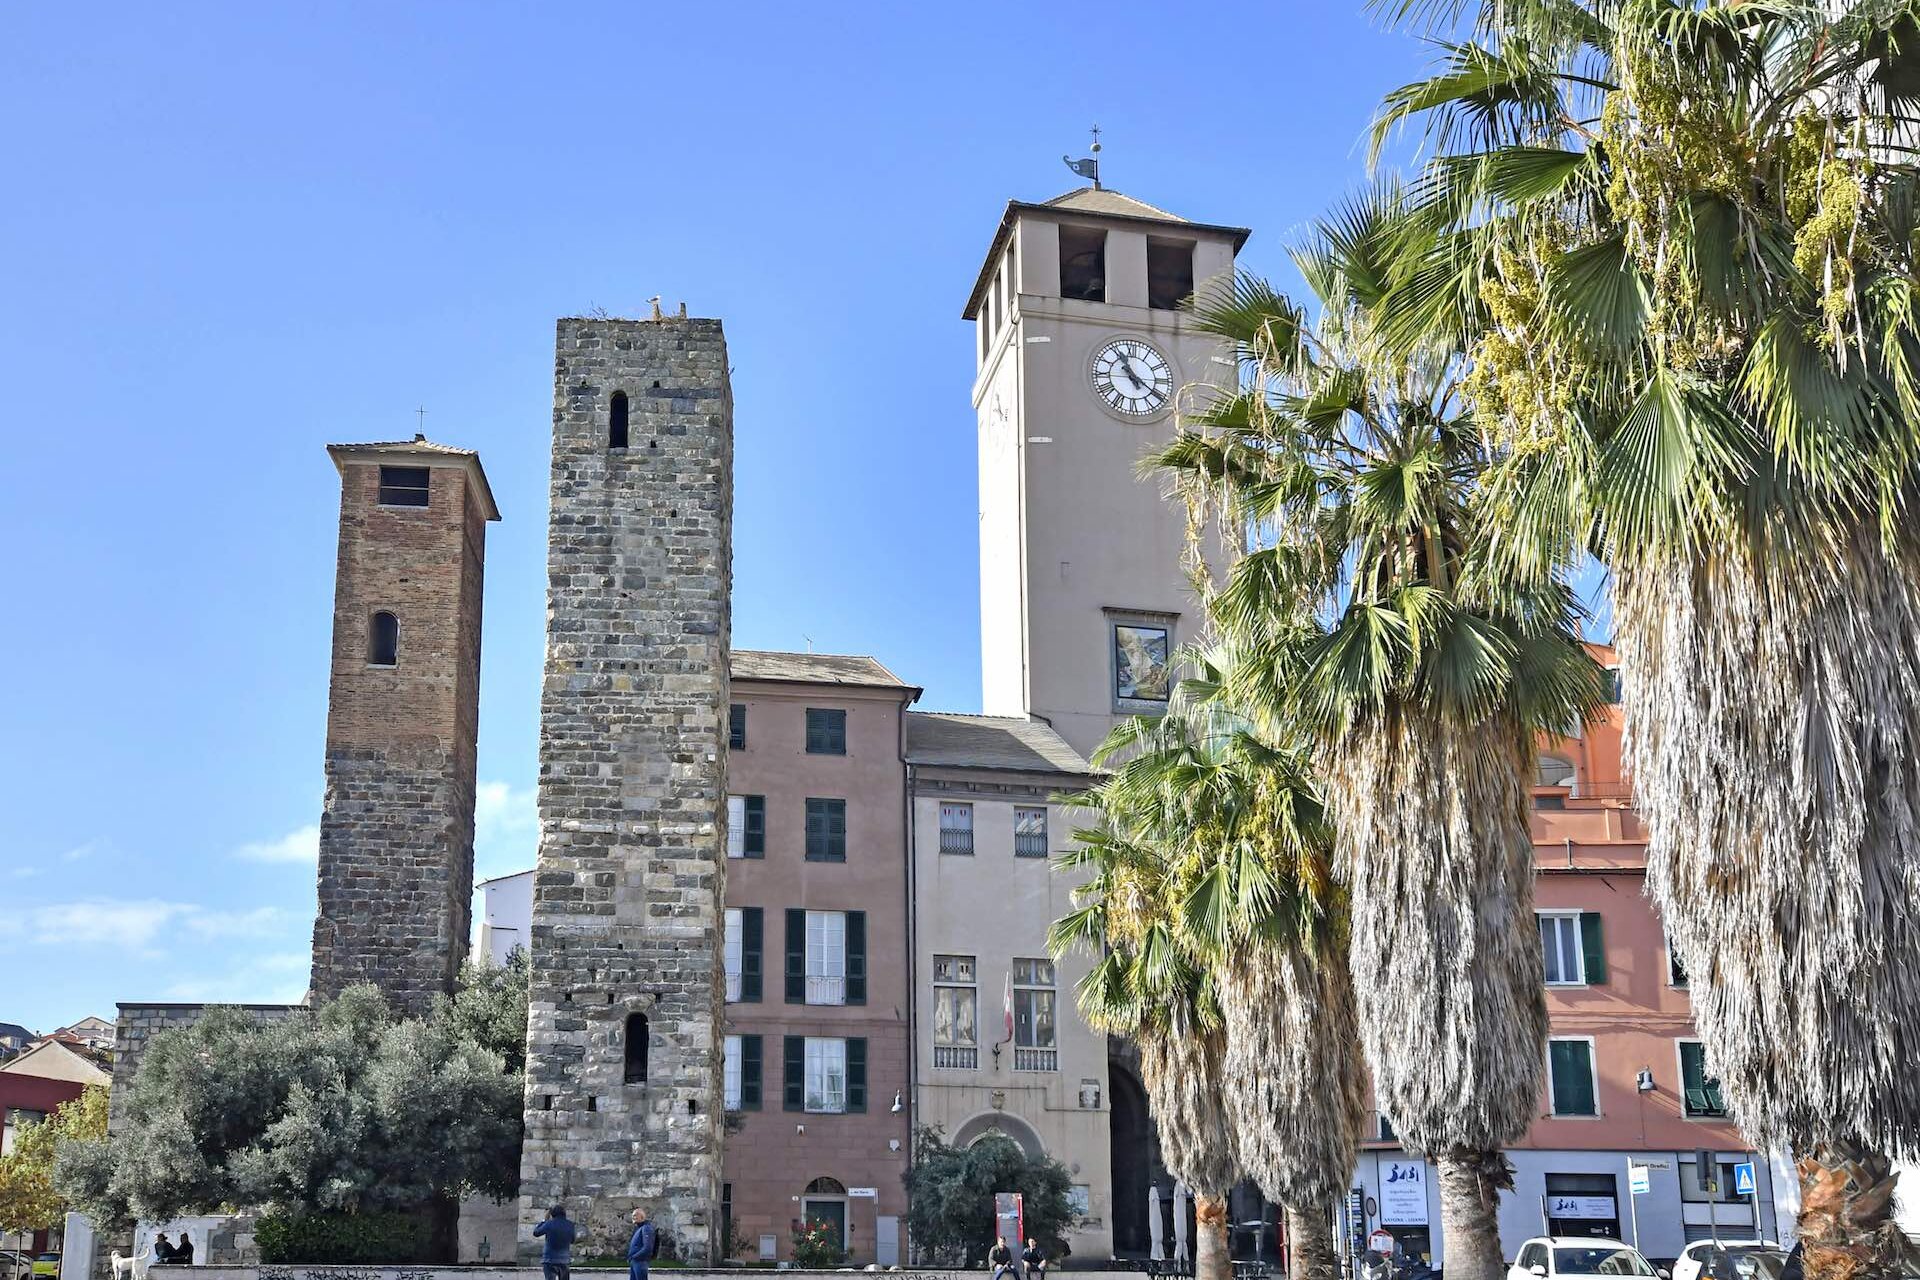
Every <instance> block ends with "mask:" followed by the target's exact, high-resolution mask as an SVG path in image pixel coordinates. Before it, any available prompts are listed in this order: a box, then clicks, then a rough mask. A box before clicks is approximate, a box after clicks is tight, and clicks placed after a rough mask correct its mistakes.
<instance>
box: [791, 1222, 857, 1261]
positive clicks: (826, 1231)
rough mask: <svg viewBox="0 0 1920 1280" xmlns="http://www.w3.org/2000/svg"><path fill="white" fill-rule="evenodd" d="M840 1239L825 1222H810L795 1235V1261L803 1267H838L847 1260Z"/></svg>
mask: <svg viewBox="0 0 1920 1280" xmlns="http://www.w3.org/2000/svg"><path fill="white" fill-rule="evenodd" d="M846 1256H847V1255H846V1253H845V1252H844V1251H842V1250H841V1248H840V1239H839V1237H838V1236H837V1235H835V1234H834V1230H833V1228H832V1227H830V1226H828V1225H827V1224H826V1223H824V1222H809V1223H807V1224H806V1225H805V1226H803V1227H801V1228H800V1229H799V1230H797V1231H795V1232H794V1233H793V1260H794V1262H796V1263H798V1264H799V1265H800V1266H803V1267H837V1266H839V1265H840V1264H841V1263H842V1262H844V1261H845V1260H846Z"/></svg>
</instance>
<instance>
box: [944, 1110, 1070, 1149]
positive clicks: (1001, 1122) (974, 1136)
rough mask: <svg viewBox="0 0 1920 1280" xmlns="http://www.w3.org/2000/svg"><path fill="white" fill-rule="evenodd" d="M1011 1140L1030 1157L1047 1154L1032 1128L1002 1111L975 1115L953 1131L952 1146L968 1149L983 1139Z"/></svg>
mask: <svg viewBox="0 0 1920 1280" xmlns="http://www.w3.org/2000/svg"><path fill="white" fill-rule="evenodd" d="M995 1136H999V1137H1003V1138H1011V1139H1013V1141H1015V1142H1017V1143H1019V1144H1020V1149H1021V1150H1022V1151H1024V1152H1026V1153H1027V1154H1028V1155H1030V1156H1036V1157H1037V1156H1044V1155H1046V1154H1047V1147H1046V1144H1045V1143H1043V1142H1041V1141H1040V1135H1039V1134H1038V1133H1035V1132H1034V1129H1033V1126H1032V1125H1030V1124H1028V1123H1027V1122H1026V1121H1025V1120H1022V1119H1021V1118H1020V1117H1019V1116H1010V1115H1007V1114H1006V1113H1005V1112H1002V1111H989V1112H986V1113H985V1114H982V1115H977V1116H975V1117H973V1118H972V1119H971V1120H968V1121H967V1122H966V1123H965V1124H963V1125H961V1126H960V1127H959V1128H958V1129H955V1130H954V1131H953V1145H954V1146H956V1147H970V1146H972V1145H973V1144H974V1143H976V1142H979V1141H980V1140H982V1139H983V1138H991V1137H995Z"/></svg>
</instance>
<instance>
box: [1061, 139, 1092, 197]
mask: <svg viewBox="0 0 1920 1280" xmlns="http://www.w3.org/2000/svg"><path fill="white" fill-rule="evenodd" d="M1060 162H1061V163H1062V164H1064V165H1066V166H1067V168H1069V169H1071V170H1073V171H1074V172H1075V173H1077V174H1079V175H1080V176H1081V177H1083V178H1092V179H1093V189H1094V190H1095V191H1098V190H1099V189H1100V126H1099V125H1095V126H1093V154H1092V155H1090V156H1088V157H1087V158H1086V159H1085V160H1075V159H1074V158H1073V157H1072V156H1061V157H1060Z"/></svg>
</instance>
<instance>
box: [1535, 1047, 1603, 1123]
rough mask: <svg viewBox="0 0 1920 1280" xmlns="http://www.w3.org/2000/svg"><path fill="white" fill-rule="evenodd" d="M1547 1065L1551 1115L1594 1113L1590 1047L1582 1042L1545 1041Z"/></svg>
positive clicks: (1591, 1049) (1591, 1053)
mask: <svg viewBox="0 0 1920 1280" xmlns="http://www.w3.org/2000/svg"><path fill="white" fill-rule="evenodd" d="M1547 1065H1548V1068H1549V1075H1550V1076H1551V1077H1552V1080H1553V1113H1554V1114H1555V1115H1559V1116H1591V1115H1597V1114H1598V1110H1597V1108H1596V1107H1595V1106H1594V1097H1593V1046H1592V1045H1590V1044H1588V1043H1587V1042H1586V1041H1585V1040H1553V1041H1549V1042H1548V1045H1547Z"/></svg>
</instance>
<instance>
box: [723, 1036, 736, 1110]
mask: <svg viewBox="0 0 1920 1280" xmlns="http://www.w3.org/2000/svg"><path fill="white" fill-rule="evenodd" d="M722 1053H723V1054H724V1057H723V1059H722V1062H723V1066H722V1068H721V1079H720V1097H721V1104H720V1105H721V1106H722V1107H723V1108H724V1109H726V1110H728V1111H738V1110H740V1086H741V1075H740V1037H739V1036H728V1037H727V1038H726V1040H725V1042H724V1044H723V1045H722Z"/></svg>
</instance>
